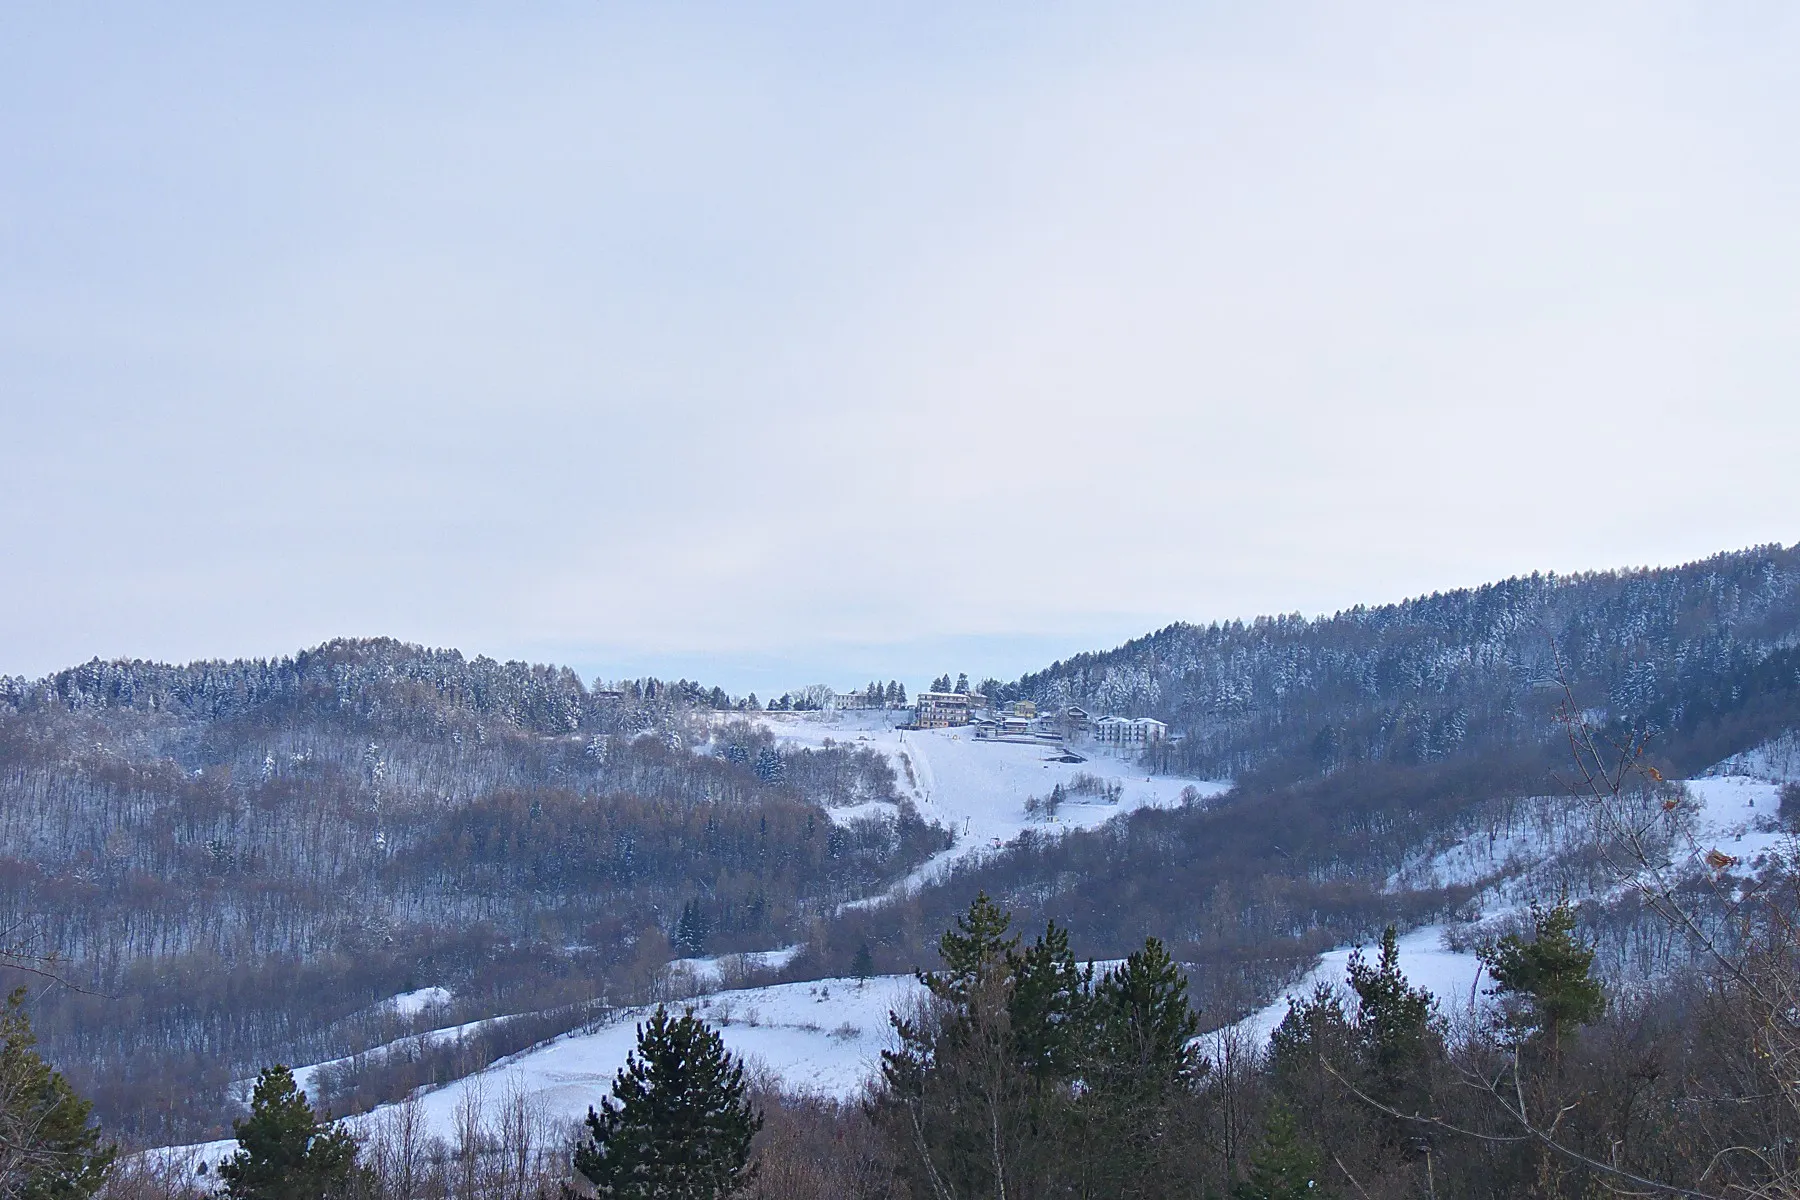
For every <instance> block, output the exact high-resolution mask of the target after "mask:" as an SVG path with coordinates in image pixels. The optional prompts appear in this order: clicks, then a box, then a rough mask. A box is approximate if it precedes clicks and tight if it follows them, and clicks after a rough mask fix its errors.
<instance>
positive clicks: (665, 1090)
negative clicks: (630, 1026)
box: [575, 1004, 762, 1200]
mask: <svg viewBox="0 0 1800 1200" xmlns="http://www.w3.org/2000/svg"><path fill="white" fill-rule="evenodd" d="M612 1091H613V1094H612V1096H611V1097H610V1098H608V1099H605V1100H603V1101H601V1106H600V1110H599V1111H598V1112H596V1111H595V1110H593V1109H591V1108H590V1109H589V1110H588V1116H587V1128H588V1136H587V1138H586V1139H585V1141H584V1142H583V1144H582V1145H581V1146H579V1147H578V1148H577V1149H576V1151H575V1169H576V1170H577V1171H579V1172H581V1174H582V1175H583V1176H585V1177H586V1178H587V1180H588V1181H589V1182H591V1183H592V1184H593V1185H594V1189H595V1191H596V1192H597V1193H598V1194H599V1195H600V1196H602V1197H607V1198H609V1200H610V1198H617V1200H652V1198H654V1200H723V1198H724V1197H727V1196H730V1195H732V1194H733V1193H735V1192H736V1191H738V1189H740V1188H742V1187H743V1186H744V1185H746V1184H747V1183H749V1181H750V1176H751V1171H750V1170H749V1168H748V1163H749V1161H750V1142H751V1140H752V1139H753V1138H754V1137H755V1136H756V1131H757V1130H758V1129H760V1128H761V1127H762V1117H761V1116H760V1115H758V1114H757V1113H756V1112H755V1111H753V1110H752V1108H751V1107H750V1101H749V1098H748V1094H747V1093H748V1091H749V1089H748V1086H747V1085H746V1084H745V1082H744V1064H743V1061H742V1060H741V1059H738V1058H737V1057H736V1056H734V1055H732V1054H729V1053H727V1052H726V1049H725V1040H724V1039H723V1038H721V1037H720V1036H719V1034H718V1032H717V1031H715V1030H713V1029H712V1028H710V1027H709V1026H708V1025H707V1024H706V1022H704V1021H702V1020H700V1019H698V1018H697V1017H695V1016H694V1014H693V1012H692V1010H690V1011H688V1012H686V1013H683V1014H682V1015H681V1016H680V1017H671V1016H670V1015H669V1012H668V1010H667V1009H666V1008H664V1007H663V1006H662V1005H660V1004H659V1005H657V1007H656V1012H655V1013H653V1014H652V1015H651V1017H650V1020H649V1021H648V1022H646V1023H645V1024H643V1025H639V1026H638V1031H637V1049H636V1050H634V1051H633V1052H632V1053H631V1054H630V1055H629V1056H628V1057H627V1058H626V1060H625V1065H624V1067H622V1068H620V1070H619V1074H618V1077H617V1078H616V1079H614V1080H613V1087H612Z"/></svg>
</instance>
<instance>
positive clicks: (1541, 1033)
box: [1481, 896, 1606, 1064]
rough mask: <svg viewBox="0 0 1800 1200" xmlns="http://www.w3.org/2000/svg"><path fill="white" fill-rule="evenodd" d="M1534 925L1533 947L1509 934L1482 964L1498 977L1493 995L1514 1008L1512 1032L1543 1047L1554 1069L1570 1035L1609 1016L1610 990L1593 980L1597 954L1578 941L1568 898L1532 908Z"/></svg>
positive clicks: (1486, 954) (1484, 955)
mask: <svg viewBox="0 0 1800 1200" xmlns="http://www.w3.org/2000/svg"><path fill="white" fill-rule="evenodd" d="M1531 924H1532V939H1531V940H1530V941H1529V942H1527V941H1525V940H1524V939H1523V938H1521V937H1519V936H1518V935H1517V934H1512V933H1509V934H1507V935H1506V936H1505V937H1503V938H1501V939H1500V940H1499V942H1498V943H1496V944H1495V945H1494V946H1492V947H1489V948H1487V949H1485V950H1483V951H1482V954H1481V958H1482V961H1483V962H1485V963H1486V964H1487V967H1488V971H1489V972H1490V973H1491V974H1492V975H1493V977H1494V983H1495V987H1494V992H1495V993H1496V994H1498V995H1500V996H1502V997H1506V998H1508V999H1509V1000H1511V1001H1512V1002H1513V1004H1512V1011H1511V1013H1510V1014H1509V1017H1508V1024H1509V1026H1510V1027H1511V1028H1512V1030H1513V1031H1514V1033H1515V1034H1516V1035H1519V1036H1524V1037H1529V1038H1532V1039H1535V1040H1537V1041H1538V1042H1540V1043H1541V1044H1542V1046H1543V1047H1544V1049H1545V1050H1546V1051H1547V1052H1548V1054H1549V1058H1550V1061H1551V1062H1552V1063H1553V1064H1555V1063H1557V1062H1559V1061H1560V1059H1561V1055H1562V1043H1563V1040H1564V1039H1565V1038H1566V1037H1567V1035H1568V1033H1569V1031H1570V1030H1572V1029H1573V1028H1575V1027H1576V1026H1579V1025H1589V1024H1592V1023H1593V1022H1595V1021H1597V1020H1599V1019H1600V1017H1601V1014H1603V1013H1604V1012H1605V1011H1606V990H1605V988H1604V987H1603V986H1602V985H1601V983H1600V981H1599V980H1598V979H1595V978H1594V976H1593V967H1594V950H1593V948H1592V947H1591V946H1584V945H1582V944H1581V942H1580V941H1578V940H1577V939H1576V937H1575V910H1574V908H1573V907H1571V906H1570V904H1569V901H1568V897H1567V896H1565V897H1563V898H1562V899H1561V900H1560V901H1558V902H1557V904H1556V906H1555V907H1554V908H1549V909H1545V908H1543V907H1541V906H1539V905H1536V904H1534V905H1532V906H1531Z"/></svg>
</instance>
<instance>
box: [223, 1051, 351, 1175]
mask: <svg viewBox="0 0 1800 1200" xmlns="http://www.w3.org/2000/svg"><path fill="white" fill-rule="evenodd" d="M231 1132H232V1133H233V1134H234V1135H235V1136H236V1137H237V1140H238V1152H237V1153H236V1154H234V1155H232V1156H231V1158H230V1159H228V1160H227V1161H226V1162H224V1163H223V1164H222V1165H221V1166H220V1167H219V1177H220V1178H221V1179H223V1180H224V1181H225V1194H226V1195H227V1196H229V1197H231V1200H320V1198H321V1197H332V1196H344V1195H347V1194H349V1192H350V1191H351V1189H352V1187H353V1186H354V1185H355V1183H356V1182H357V1177H358V1168H357V1165H356V1139H355V1138H353V1137H351V1136H350V1135H349V1134H348V1133H346V1132H344V1131H343V1130H341V1129H335V1128H332V1127H331V1126H329V1125H325V1124H321V1123H320V1121H319V1118H318V1116H317V1115H316V1114H315V1113H314V1112H313V1110H312V1105H310V1104H308V1103H307V1102H306V1093H305V1092H303V1091H301V1090H300V1089H299V1087H298V1086H297V1085H296V1084H295V1083H294V1073H293V1072H292V1071H290V1070H288V1069H287V1068H286V1067H284V1066H273V1067H266V1068H264V1070H263V1072H262V1074H260V1075H259V1076H257V1079H256V1091H255V1093H254V1094H253V1095H252V1097H251V1100H250V1117H249V1119H248V1120H245V1121H233V1122H232V1123H231Z"/></svg>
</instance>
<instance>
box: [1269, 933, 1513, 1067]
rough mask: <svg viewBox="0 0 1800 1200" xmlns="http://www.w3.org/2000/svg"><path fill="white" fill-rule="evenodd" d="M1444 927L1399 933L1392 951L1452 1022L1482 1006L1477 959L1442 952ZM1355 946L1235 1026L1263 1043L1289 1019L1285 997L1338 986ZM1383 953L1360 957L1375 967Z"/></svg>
mask: <svg viewBox="0 0 1800 1200" xmlns="http://www.w3.org/2000/svg"><path fill="white" fill-rule="evenodd" d="M1443 936H1444V927H1443V926H1442V925H1427V926H1424V927H1423V928H1420V929H1415V930H1413V931H1412V932H1411V933H1408V934H1404V935H1402V936H1401V937H1400V938H1399V939H1398V940H1397V941H1396V942H1395V947H1396V949H1398V950H1399V951H1400V969H1401V970H1402V971H1404V972H1405V973H1406V978H1407V981H1408V982H1409V983H1411V984H1412V985H1413V986H1414V987H1422V988H1426V989H1427V990H1429V991H1430V992H1431V994H1432V995H1433V996H1436V997H1437V1002H1438V1009H1439V1011H1440V1012H1442V1013H1443V1014H1444V1015H1445V1016H1448V1017H1450V1018H1451V1019H1452V1020H1456V1019H1459V1018H1460V1017H1462V1016H1463V1015H1464V1014H1467V1013H1469V1012H1470V1011H1471V1010H1472V1009H1474V1008H1477V1007H1478V1006H1479V1005H1480V1002H1481V993H1480V987H1481V960H1479V959H1477V958H1476V957H1475V956H1474V955H1473V954H1465V953H1461V952H1459V951H1455V950H1448V949H1445V947H1444V944H1443ZM1353 949H1354V947H1351V946H1341V947H1339V948H1338V949H1336V950H1332V951H1330V952H1329V953H1327V954H1325V955H1323V956H1322V957H1321V958H1320V959H1319V965H1318V966H1316V967H1314V968H1313V969H1312V970H1311V971H1310V972H1308V973H1307V975H1306V978H1304V979H1302V980H1301V981H1300V982H1299V983H1297V984H1295V985H1294V986H1293V987H1291V988H1289V989H1288V990H1287V991H1286V992H1284V993H1283V994H1282V996H1281V998H1280V999H1278V1000H1276V1001H1275V1002H1274V1003H1273V1004H1269V1005H1266V1006H1265V1007H1263V1008H1262V1009H1260V1010H1258V1011H1257V1012H1254V1013H1252V1014H1251V1015H1250V1016H1248V1017H1245V1018H1244V1019H1243V1020H1242V1021H1240V1022H1238V1025H1237V1027H1238V1028H1239V1029H1240V1030H1243V1031H1245V1032H1247V1033H1249V1034H1251V1035H1252V1036H1253V1038H1254V1040H1255V1043H1256V1044H1257V1045H1258V1046H1262V1045H1264V1044H1266V1043H1267V1042H1268V1040H1269V1035H1270V1034H1271V1033H1274V1032H1275V1027H1276V1026H1277V1025H1280V1024H1281V1019H1282V1018H1283V1017H1285V1016H1287V1011H1288V999H1289V998H1290V997H1295V998H1299V997H1305V996H1309V995H1311V994H1312V990H1313V986H1314V985H1315V984H1318V983H1321V982H1323V983H1330V984H1342V983H1343V982H1344V971H1345V968H1346V967H1347V966H1348V965H1349V962H1350V954H1351V951H1352V950H1353ZM1380 953H1381V947H1380V946H1379V945H1374V946H1364V947H1363V956H1364V957H1365V958H1367V959H1368V960H1369V961H1370V962H1371V963H1373V962H1374V961H1375V960H1376V958H1377V957H1378V956H1379V955H1380Z"/></svg>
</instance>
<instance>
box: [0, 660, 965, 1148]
mask: <svg viewBox="0 0 1800 1200" xmlns="http://www.w3.org/2000/svg"><path fill="white" fill-rule="evenodd" d="M0 697H3V698H0V846H3V847H4V853H3V855H0V925H3V926H4V927H5V928H7V929H8V930H9V944H22V945H24V946H26V947H28V948H30V949H33V950H35V951H38V952H40V953H43V954H54V955H56V956H58V957H59V958H60V959H62V960H63V961H62V962H61V963H59V964H58V965H57V966H56V969H55V970H56V974H57V975H58V976H59V977H61V978H63V979H66V980H67V981H68V982H69V983H70V984H72V985H74V987H75V988H79V989H85V991H78V990H73V989H70V988H49V989H45V990H43V991H42V992H41V994H40V995H38V997H37V999H36V1000H35V1003H34V1007H35V1009H36V1012H35V1017H36V1022H37V1028H38V1033H39V1036H40V1037H41V1038H42V1040H43V1044H44V1045H45V1046H46V1047H47V1048H48V1050H49V1051H50V1052H51V1053H52V1054H53V1055H54V1057H55V1058H56V1059H57V1061H59V1062H61V1063H63V1064H65V1065H66V1069H67V1070H68V1071H69V1073H70V1075H71V1077H72V1078H74V1079H75V1080H76V1081H77V1082H78V1083H79V1084H81V1085H82V1086H83V1087H84V1088H85V1089H86V1090H87V1091H88V1094H90V1095H91V1096H93V1097H94V1098H95V1100H96V1101H97V1104H98V1110H99V1112H100V1113H101V1115H102V1116H103V1117H104V1118H105V1119H107V1120H108V1121H109V1122H110V1123H111V1124H113V1125H114V1126H115V1127H118V1128H121V1129H122V1130H123V1131H124V1132H126V1133H128V1134H130V1135H132V1136H136V1137H142V1138H165V1139H176V1140H179V1139H181V1138H183V1137H189V1136H195V1135H197V1134H199V1133H202V1132H205V1131H207V1130H210V1129H215V1128H216V1127H217V1122H218V1121H219V1120H220V1119H221V1116H222V1114H223V1113H224V1112H225V1111H226V1105H225V1103H224V1098H225V1097H224V1089H225V1085H226V1084H227V1082H229V1081H230V1080H231V1079H234V1078H241V1077H244V1076H246V1075H249V1074H253V1073H254V1072H255V1070H256V1069H257V1068H258V1067H260V1066H262V1065H264V1064H266V1063H267V1062H269V1061H273V1060H275V1059H278V1058H279V1059H284V1060H292V1061H318V1060H320V1059H324V1058H331V1057H335V1056H338V1055H342V1054H347V1053H351V1052H354V1051H356V1050H358V1049H361V1048H362V1047H363V1046H364V1045H367V1044H372V1043H374V1042H377V1041H379V1040H382V1039H385V1038H389V1037H392V1036H395V1035H397V1034H401V1033H406V1032H410V1031H411V1025H410V1024H409V1023H408V1022H406V1021H404V1020H401V1019H400V1018H398V1017H396V1016H395V1015H394V1014H392V1013H383V1012H381V1011H378V1010H371V1007H370V1006H372V1005H374V1004H375V1002H376V1001H378V1000H380V999H381V998H383V997H386V996H390V995H394V994H398V993H401V992H405V991H409V990H412V989H416V988H419V987H425V986H439V985H447V986H449V987H450V988H451V989H452V990H453V991H454V993H455V996H456V1002H455V1005H454V1009H453V1011H451V1012H447V1013H439V1014H437V1016H438V1017H439V1018H440V1020H441V1019H446V1018H449V1017H462V1018H476V1017H486V1016H492V1015H499V1014H510V1013H517V1012H522V1011H530V1010H541V1009H557V1010H560V1011H564V1012H565V1013H566V1014H567V1017H566V1024H578V1023H580V1021H581V1020H582V1019H585V1016H586V1015H589V1014H590V1013H591V1006H592V1004H593V1003H595V1002H598V1001H602V1000H606V999H612V998H618V997H621V996H622V997H627V998H629V997H635V996H636V995H637V994H638V993H639V991H641V988H642V987H643V985H644V983H645V981H646V980H647V979H648V978H649V977H650V975H651V973H652V972H653V971H654V969H655V968H656V967H658V966H660V965H661V964H662V963H663V962H665V961H667V960H668V959H669V958H670V957H671V956H672V955H678V954H682V953H700V952H724V951H731V950H746V949H761V948H765V947H768V946H775V945H781V944H783V943H784V942H788V941H792V940H794V939H795V938H796V937H798V936H800V934H801V932H802V930H803V929H804V928H805V926H806V924H807V922H808V921H809V919H810V917H811V916H812V915H815V914H816V913H818V912H820V911H828V910H829V908H830V907H831V906H832V905H834V904H835V903H837V902H840V901H842V900H844V899H848V898H852V897H856V896H861V895H865V894H867V893H869V892H871V891H875V890H878V889H879V888H880V887H881V886H883V885H884V884H885V883H886V882H888V881H889V880H891V879H892V878H894V877H896V876H897V875H898V874H900V873H903V872H904V871H905V870H907V869H909V868H910V867H911V866H912V865H914V864H915V863H917V862H918V861H919V860H920V859H922V858H923V857H924V856H925V855H926V854H928V853H930V852H932V851H934V850H937V849H940V848H941V847H942V845H943V840H944V837H945V835H944V833H943V832H942V831H941V830H937V829H935V828H932V827H929V826H927V825H925V824H924V823H923V822H922V821H920V820H919V819H918V817H917V816H916V815H914V814H913V813H912V811H911V809H910V807H909V806H906V805H904V804H902V803H901V801H900V797H899V796H898V794H897V792H896V791H895V788H894V778H893V773H892V769H891V768H890V767H889V765H888V764H887V762H886V760H885V759H883V758H881V757H880V756H878V755H875V754H872V753H870V752H868V751H866V750H857V749H854V748H852V747H850V746H832V747H825V748H822V749H815V750H794V749H788V750H785V751H784V750H778V749H777V748H776V747H775V746H774V745H773V744H772V743H771V740H770V739H769V736H768V735H767V733H765V732H762V731H760V730H757V729H755V728H752V727H750V726H748V725H746V724H744V723H742V722H738V721H735V720H734V719H733V717H732V716H731V715H730V712H731V704H732V702H731V701H729V700H727V699H726V698H725V696H724V694H723V692H721V691H718V690H717V689H704V688H701V687H699V686H698V685H694V684H689V683H686V682H677V683H674V684H669V683H663V682H660V681H657V680H633V681H625V682H623V683H621V684H619V685H616V686H615V687H613V688H608V689H604V690H603V692H602V693H601V694H597V693H596V691H594V690H590V689H589V688H587V687H585V686H583V684H582V683H581V681H580V680H579V679H577V678H576V677H575V676H574V674H573V673H572V672H569V671H567V670H562V669H555V668H547V667H528V666H525V665H523V664H516V663H514V664H497V663H493V662H491V661H488V660H483V659H475V660H473V661H465V660H464V659H463V658H462V657H461V656H460V655H458V654H456V653H454V652H446V651H432V650H425V649H422V648H419V647H413V646H407V645H403V644H401V643H397V642H392V641H368V642H348V641H346V642H334V643H331V644H329V645H327V646H324V647H321V648H319V649H318V650H316V651H309V652H305V653H302V654H299V655H296V656H295V657H293V658H291V659H282V660H278V661H274V662H267V661H256V662H238V663H203V664H196V665H193V666H187V667H167V666H161V665H157V664H146V663H139V662H131V663H90V664H88V665H87V666H85V667H80V668H76V669H74V670H71V671H65V672H62V673H59V674H57V675H54V676H52V677H50V678H48V679H46V680H41V681H37V682H23V681H19V680H9V681H7V683H6V685H5V687H4V688H3V689H0ZM870 800H881V801H888V802H890V803H891V804H892V805H893V807H892V808H890V809H888V810H887V811H890V812H896V813H898V816H895V817H868V818H864V819H861V820H857V821H853V822H850V823H847V824H841V823H839V822H837V821H834V820H833V819H832V816H831V810H832V809H835V808H840V807H844V806H847V805H853V804H862V803H865V802H867V801H870ZM565 1027H566V1025H565ZM516 1028H524V1027H523V1026H519V1027H516ZM532 1028H534V1029H536V1031H537V1032H538V1035H539V1036H542V1034H543V1033H544V1032H545V1027H544V1026H542V1025H541V1024H540V1025H538V1026H533V1027H532ZM549 1031H550V1032H554V1031H555V1030H553V1029H552V1030H549ZM515 1032H516V1029H515ZM491 1048H492V1049H493V1050H494V1051H495V1052H496V1053H498V1052H503V1051H504V1050H506V1049H513V1048H517V1046H516V1045H514V1044H513V1043H511V1042H508V1043H505V1044H499V1043H496V1044H495V1045H494V1046H493V1047H491ZM370 1098H371V1099H379V1098H381V1097H379V1096H375V1097H370Z"/></svg>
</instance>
